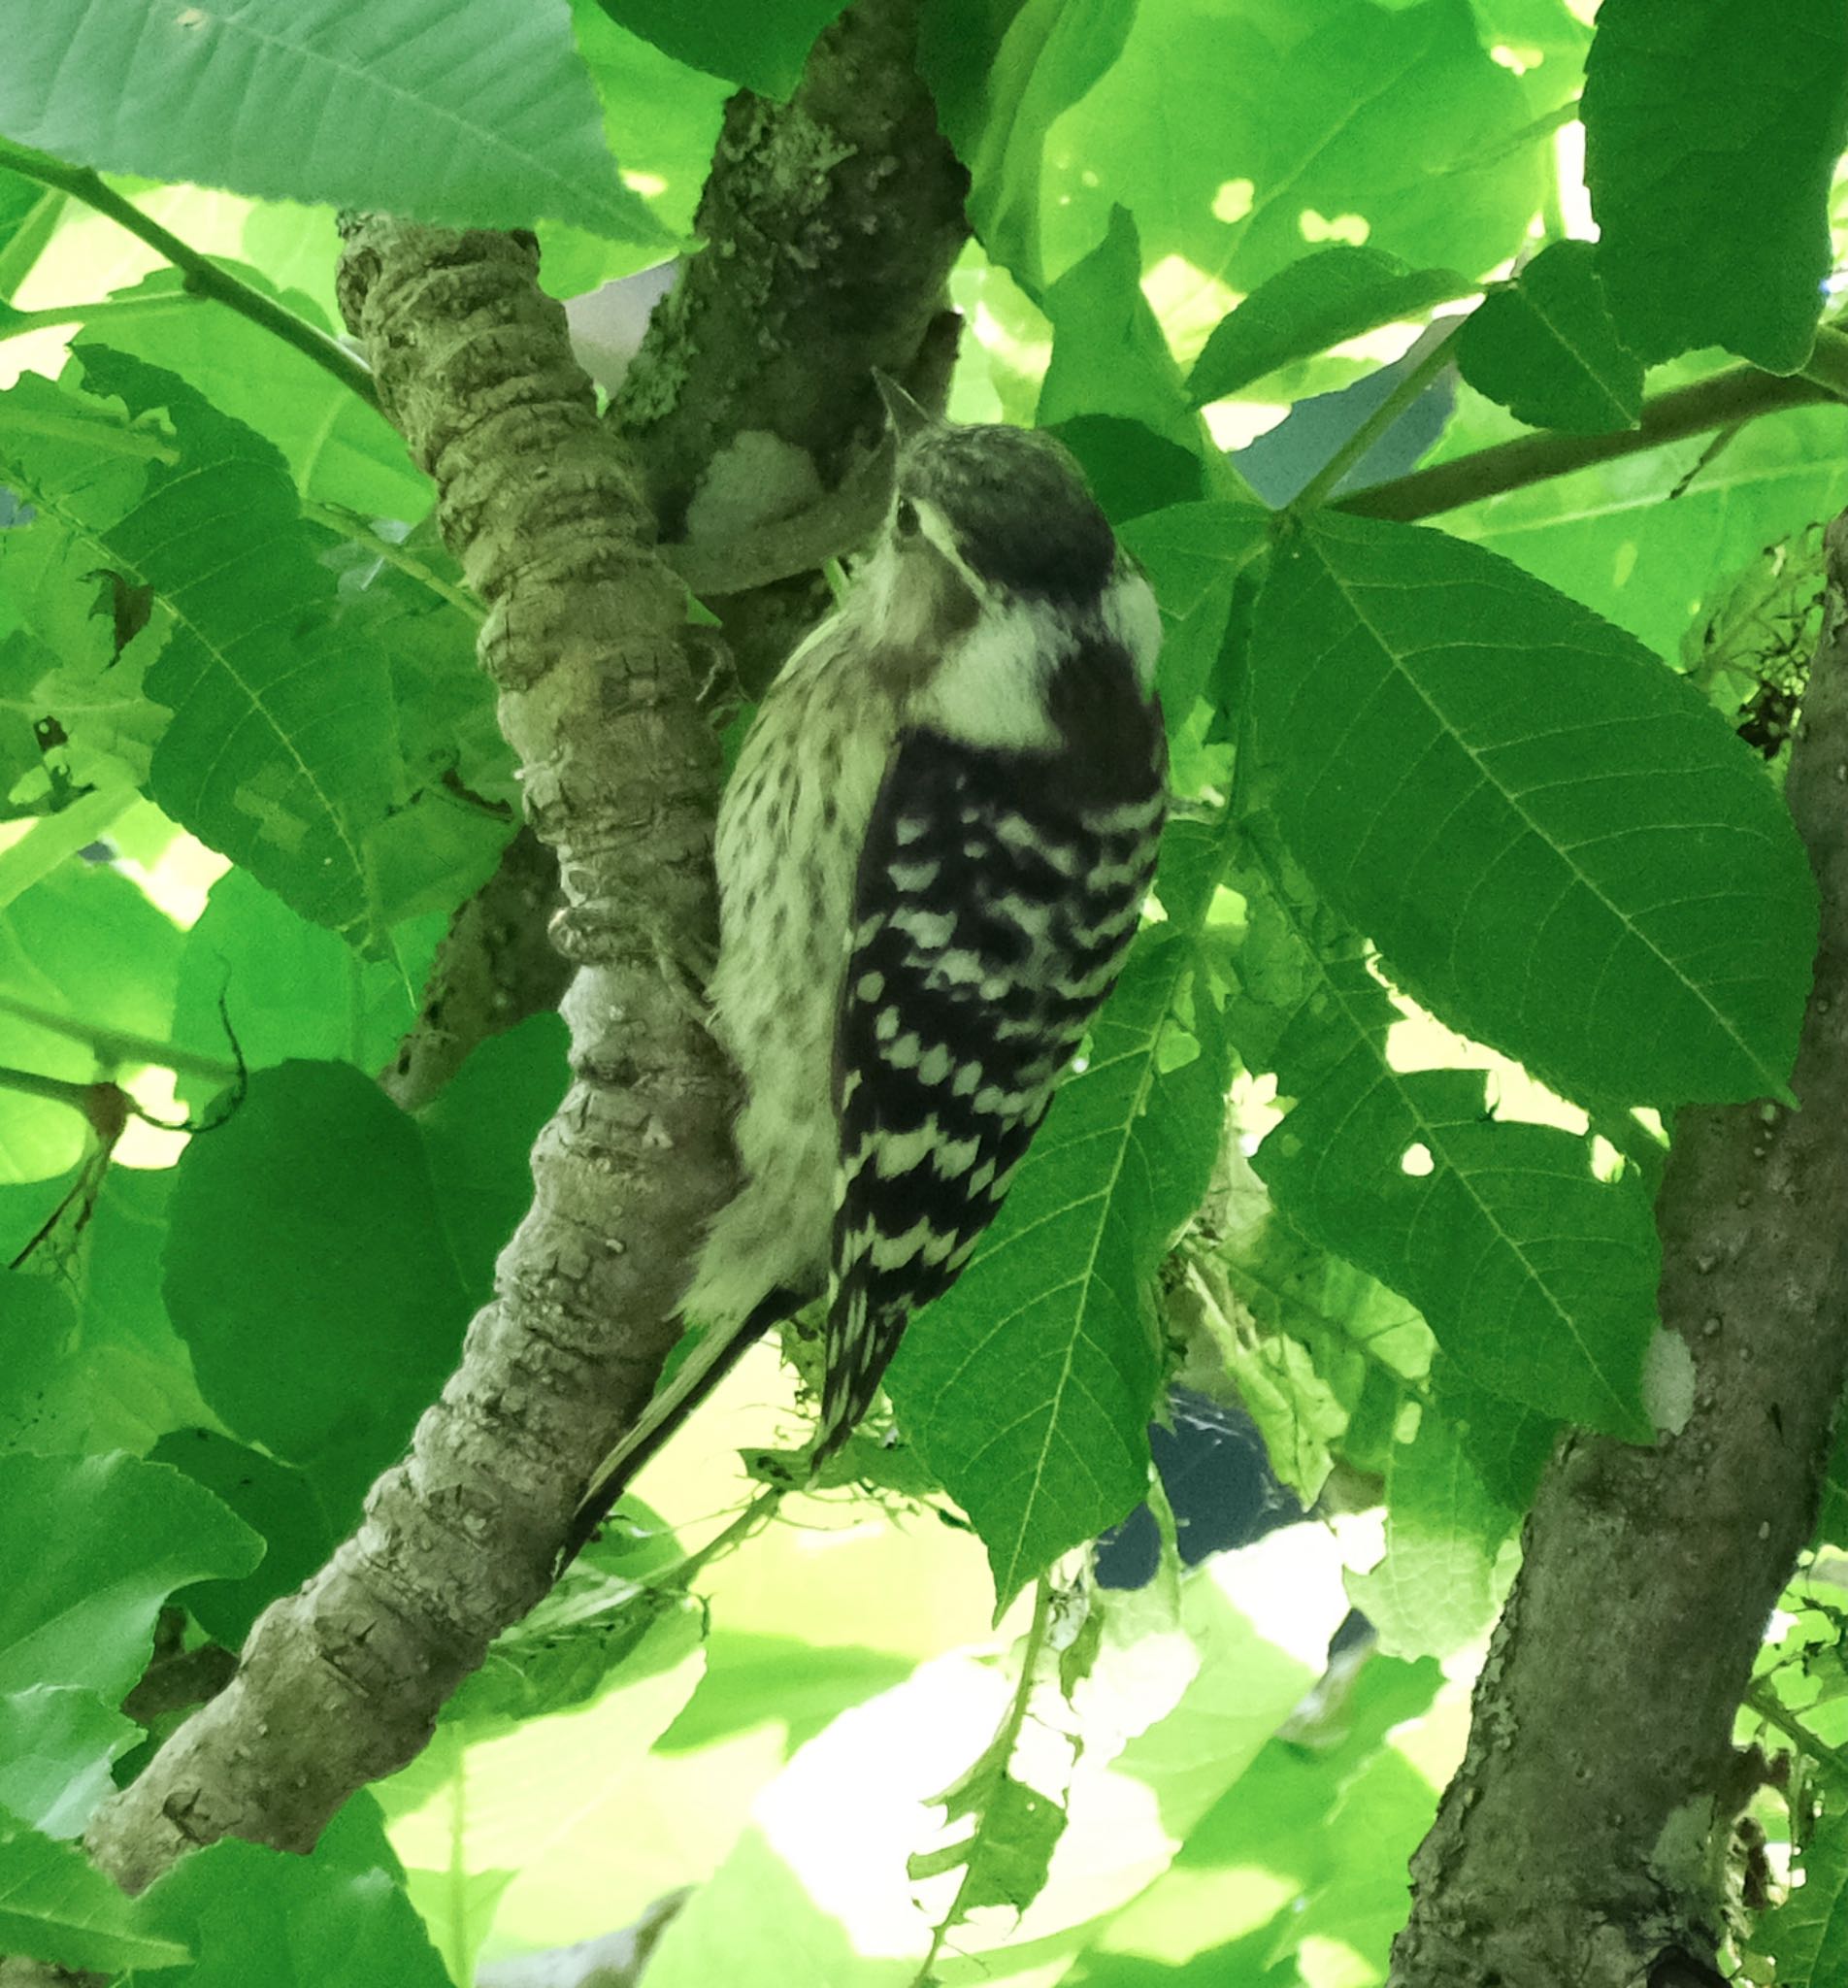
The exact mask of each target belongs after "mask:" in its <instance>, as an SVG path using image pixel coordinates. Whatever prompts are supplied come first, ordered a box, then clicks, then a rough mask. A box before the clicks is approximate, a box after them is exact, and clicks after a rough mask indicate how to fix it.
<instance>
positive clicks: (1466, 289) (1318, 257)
mask: <svg viewBox="0 0 1848 1988" xmlns="http://www.w3.org/2000/svg"><path fill="white" fill-rule="evenodd" d="M1475 288H1476V285H1475V284H1474V283H1473V282H1470V281H1469V279H1468V278H1467V277H1461V276H1458V275H1457V274H1456V272H1455V271H1454V270H1448V269H1413V268H1411V267H1410V266H1409V265H1408V264H1406V263H1403V262H1402V261H1401V260H1400V259H1399V257H1398V256H1397V255H1387V254H1383V253H1382V252H1381V251H1380V250H1379V249H1377V248H1351V247H1348V246H1346V245H1337V247H1335V248H1321V249H1318V250H1317V251H1316V252H1315V253H1314V254H1313V255H1304V257H1303V258H1302V259H1301V260H1300V261H1297V262H1292V263H1290V264H1288V265H1287V266H1286V267H1285V268H1283V269H1281V270H1279V271H1278V272H1277V274H1276V275H1275V276H1273V277H1271V278H1269V279H1268V280H1267V281H1266V282H1262V283H1260V284H1259V285H1258V287H1257V288H1256V289H1255V290H1253V291H1252V293H1251V294H1250V296H1248V297H1247V298H1246V299H1245V300H1244V302H1243V303H1242V304H1240V305H1239V306H1238V309H1237V310H1236V311H1229V312H1228V313H1227V314H1226V315H1225V316H1224V317H1222V318H1221V319H1220V320H1219V323H1218V325H1217V327H1216V328H1215V329H1214V331H1213V334H1212V336H1211V337H1210V338H1209V339H1208V340H1207V341H1206V348H1205V351H1203V352H1202V353H1201V355H1200V357H1199V358H1198V359H1197V360H1196V361H1195V363H1194V370H1193V372H1192V374H1191V375H1190V376H1189V378H1188V381H1187V392H1188V395H1189V397H1190V398H1191V399H1192V400H1194V401H1195V402H1196V403H1200V404H1204V403H1205V402H1207V401H1213V400H1221V399H1223V398H1225V397H1226V396H1227V395H1230V394H1235V393H1240V392H1242V391H1243V390H1244V389H1245V388H1246V387H1247V386H1249V385H1250V384H1251V383H1252V382H1253V381H1257V380H1262V379H1263V378H1264V376H1265V375H1266V374H1267V373H1272V372H1275V370H1276V369H1277V368H1278V367H1279V366H1287V365H1289V364H1290V363H1291V362H1292V361H1293V360H1297V359H1306V358H1308V357H1309V356H1310V355H1311V354H1312V353H1315V352H1320V351H1322V350H1324V349H1326V348H1328V347H1329V346H1332V345H1338V344H1339V343H1340V341H1341V340H1342V339H1349V338H1359V337H1360V335H1361V334H1362V333H1363V332H1367V331H1376V330H1377V329H1378V328H1379V327H1380V326H1381V325H1382V324H1391V323H1393V322H1394V320H1395V319H1398V318H1402V317H1404V318H1418V317H1422V316H1424V315H1425V314H1426V312H1428V311H1429V310H1430V309H1431V307H1432V306H1433V305H1434V304H1443V303H1447V302H1449V301H1450V300H1451V299H1452V298H1454V297H1467V296H1469V294H1470V293H1471V292H1472V291H1473V290H1474V289H1475Z"/></svg>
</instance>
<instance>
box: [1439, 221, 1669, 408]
mask: <svg viewBox="0 0 1848 1988" xmlns="http://www.w3.org/2000/svg"><path fill="white" fill-rule="evenodd" d="M1597 254H1598V251H1597V249H1596V248H1594V247H1593V246H1592V244H1591V243H1589V242H1555V243H1554V244H1553V245H1552V247H1551V248H1545V249H1542V250H1541V252H1540V253H1539V254H1538V255H1536V256H1535V258H1534V260H1533V261H1532V262H1530V263H1529V264H1528V266H1527V267H1526V268H1525V269H1524V270H1522V272H1521V274H1520V275H1519V276H1518V277H1517V278H1516V279H1515V280H1514V282H1511V283H1509V284H1508V285H1507V286H1506V287H1505V288H1503V289H1499V290H1495V291H1492V292H1491V293H1490V295H1489V296H1488V297H1486V298H1485V299H1484V300H1483V302H1482V303H1481V304H1480V305H1479V306H1478V307H1477V308H1476V310H1475V311H1474V312H1473V313H1472V314H1471V315H1470V316H1469V320H1468V322H1466V323H1465V325H1464V327H1463V330H1462V332H1461V334H1460V335H1459V337H1458V340H1457V364H1458V366H1459V368H1460V369H1461V370H1462V373H1463V377H1464V378H1465V379H1466V380H1467V381H1469V384H1470V385H1471V386H1473V387H1474V388H1475V389H1476V391H1477V392H1478V393H1485V394H1487V395H1488V397H1489V398H1490V399H1491V400H1499V401H1501V402H1502V405H1503V406H1504V407H1506V408H1507V409H1508V410H1509V411H1510V412H1511V413H1512V414H1514V416H1515V418H1516V419H1517V420H1522V421H1525V422H1527V423H1528V424H1529V426H1530V427H1535V428H1564V429H1567V430H1569V431H1570V432H1572V433H1574V434H1583V435H1601V434H1608V433H1609V432H1611V431H1612V430H1613V429H1618V428H1634V426H1635V425H1636V417H1637V414H1638V412H1639V411H1640V409H1641V407H1642V361H1641V360H1640V359H1638V358H1637V357H1636V355H1635V354H1634V352H1632V351H1631V350H1630V349H1629V348H1627V347H1626V346H1625V345H1624V344H1623V342H1622V340H1621V339H1619V338H1618V336H1617V331H1616V327H1615V326H1614V325H1613V324H1612V323H1611V321H1610V315H1609V314H1608V313H1607V312H1606V311H1605V309H1604V300H1603V294H1602V291H1601V287H1600V284H1599V282H1598V276H1597V273H1596V271H1595V269H1594V267H1593V264H1594V263H1595V261H1596V259H1597Z"/></svg>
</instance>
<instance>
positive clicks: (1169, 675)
mask: <svg viewBox="0 0 1848 1988" xmlns="http://www.w3.org/2000/svg"><path fill="white" fill-rule="evenodd" d="M1270 516H1271V514H1270V513H1269V512H1267V511H1265V510H1263V509H1262V508H1261V507H1260V506H1258V505H1255V504H1236V503H1208V504H1176V505H1172V506H1170V507H1169V508H1168V509H1167V510H1165V511H1153V512H1149V513H1148V514H1145V515H1144V516H1141V517H1139V518H1136V519H1134V520H1132V522H1131V523H1130V524H1129V525H1128V526H1127V527H1126V528H1125V529H1124V530H1123V531H1122V532H1121V533H1120V534H1119V537H1120V538H1121V539H1122V542H1123V545H1124V547H1126V548H1127V549H1128V550H1129V551H1130V552H1132V553H1133V554H1134V555H1135V556H1136V557H1137V558H1138V559H1139V560H1140V561H1141V563H1142V566H1143V568H1144V570H1145V571H1146V572H1147V574H1148V578H1149V581H1150V584H1151V585H1153V587H1154V589H1155V598H1156V600H1157V601H1158V602H1159V603H1160V606H1161V613H1162V654H1161V662H1160V665H1159V670H1158V675H1157V687H1158V688H1159V690H1160V691H1161V695H1162V709H1163V710H1164V711H1165V712H1167V713H1168V722H1169V725H1170V727H1171V729H1172V728H1173V727H1175V726H1177V725H1180V724H1182V723H1184V722H1185V720H1186V717H1187V714H1188V712H1190V711H1192V709H1193V708H1194V705H1195V703H1196V702H1197V701H1198V700H1199V698H1200V697H1201V696H1202V695H1203V693H1205V690H1206V688H1207V685H1208V682H1209V680H1210V679H1211V677H1212V674H1213V671H1214V669H1215V667H1216V665H1217V664H1218V662H1219V659H1220V654H1221V651H1222V649H1223V647H1224V646H1225V640H1226V628H1227V624H1228V622H1229V621H1230V619H1231V615H1232V597H1233V590H1234V588H1235V587H1236V586H1237V585H1238V579H1239V576H1240V575H1241V574H1242V573H1243V572H1244V571H1245V569H1246V567H1247V566H1248V565H1249V564H1250V563H1251V562H1252V561H1253V560H1254V559H1255V558H1256V556H1257V554H1258V553H1259V552H1260V551H1261V550H1262V549H1263V547H1264V546H1265V543H1266V539H1267V534H1268V530H1269V525H1270Z"/></svg>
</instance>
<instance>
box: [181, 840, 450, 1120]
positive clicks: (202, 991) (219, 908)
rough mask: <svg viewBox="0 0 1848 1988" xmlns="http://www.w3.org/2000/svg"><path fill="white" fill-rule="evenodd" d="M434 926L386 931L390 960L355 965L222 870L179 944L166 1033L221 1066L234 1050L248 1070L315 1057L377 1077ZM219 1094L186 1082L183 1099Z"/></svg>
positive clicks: (255, 888) (203, 1082) (347, 951)
mask: <svg viewBox="0 0 1848 1988" xmlns="http://www.w3.org/2000/svg"><path fill="white" fill-rule="evenodd" d="M445 922H446V921H444V920H441V919H432V918H425V919H418V920H415V921H414V922H413V923H412V924H410V925H406V926H398V927H395V928H394V929H393V931H392V933H391V935H390V948H391V949H390V951H389V953H388V954H387V955H386V956H385V957H383V958H379V959H364V958H362V957H361V956H360V955H359V954H358V953H356V952H355V951H353V949H352V948H351V947H350V946H349V945H347V944H345V943H344V942H343V941H342V940H341V939H340V938H339V937H338V936H337V935H336V934H334V933H332V932H330V931H328V930H327V928H326V927H325V926H324V925H315V924H311V923H310V922H309V920H308V919H306V918H304V917H302V916H301V915H300V913H299V912H296V911H291V910H290V909H289V907H288V906H287V905H285V904H284V903H283V902H282V900H281V898H280V897H278V896H277V895H276V893H275V892H274V891H271V890H265V889H264V887H263V886H262V884H260V883H259V882H257V880H256V879H255V878H253V877H252V876H251V875H250V873H249V872H248V871H247V870H227V871H226V872H225V874H224V875H223V876H222V877H221V878H218V880H217V882H216V883H214V885H213V886H212V893H211V895H210V896H209V897H208V898H207V900H206V908H205V910H204V911H202V912H201V913H200V915H199V918H198V920H197V922H196V923H195V924H194V925H193V928H192V930H191V931H190V932H189V933H187V935H186V939H185V950H184V951H183V952H182V953H181V958H180V974H179V987H178V992H177V994H176V997H175V1005H174V1035H175V1037H176V1039H177V1040H178V1041H180V1042H181V1043H183V1044H185V1045H186V1046H187V1047H188V1048H193V1049H197V1050H199V1051H201V1052H202V1053H204V1054H207V1055H212V1056H217V1057H219V1058H228V1057H229V1055H230V1053H231V1044H232V1042H233V1041H235V1043H236V1044H237V1051H238V1054H239V1055H240V1056H241V1057H242V1058H243V1060H244V1062H245V1064H246V1066H247V1068H249V1069H251V1070H269V1069H273V1068H274V1067H275V1066H276V1065H277V1064H279V1063H286V1062H289V1061H293V1060H299V1061H303V1062H312V1061H314V1060H315V1059H317V1058H322V1057H325V1058H328V1059H332V1060H343V1061H346V1062H348V1063H352V1064H355V1065H356V1066H357V1067H358V1068H359V1069H361V1070H364V1071H366V1072H368V1073H374V1072H377V1071H379V1070H381V1069H382V1068H383V1067H384V1066H385V1065H386V1064H387V1063H389V1062H390V1060H391V1058H392V1055H393V1054H394V1052H395V1051H396V1049H397V1046H398V1043H399V1040H400V1038H401V1037H402V1036H403V1035H404V1033H405V1031H406V1030H407V1029H408V1028H409V1027H410V1026H411V1024H412V1022H413V1020H414V1019H415V1018H416V1013H417V1009H418V1006H419V1003H420V1000H421V992H420V990H421V988H422V986H423V983H424V977H425V975H426V974H427V972H428V971H429V965H430V960H431V957H432V955H433V954H434V952H435V949H436V945H437V943H438V941H439V940H440V939H441V937H442V930H441V927H442V926H443V924H444V923H445ZM220 1001H222V1002H223V1004H224V1009H223V1013H222V1014H221V1013H220V1012H219V1003H220ZM227 1027H228V1028H229V1031H230V1038H231V1040H227V1038H226V1029H227ZM219 1088H220V1086H218V1085H216V1084H214V1083H213V1082H211V1081H210V1080H209V1079H205V1078H187V1079H184V1080H183V1082H182V1085H181V1095H182V1096H185V1097H187V1098H189V1099H190V1100H191V1101H192V1102H193V1103H195V1104H200V1105H203V1104H205V1103H207V1102H208V1101H209V1099H210V1098H211V1096H212V1095H213V1094H214V1092H215V1091H216V1090H217V1089H219Z"/></svg>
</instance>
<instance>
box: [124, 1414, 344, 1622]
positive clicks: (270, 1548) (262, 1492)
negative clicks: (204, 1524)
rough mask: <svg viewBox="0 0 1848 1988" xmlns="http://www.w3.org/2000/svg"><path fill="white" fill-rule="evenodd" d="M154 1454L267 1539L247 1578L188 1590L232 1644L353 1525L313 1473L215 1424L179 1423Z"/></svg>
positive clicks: (189, 1602)
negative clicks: (328, 1502) (332, 1505)
mask: <svg viewBox="0 0 1848 1988" xmlns="http://www.w3.org/2000/svg"><path fill="white" fill-rule="evenodd" d="M148 1461H149V1462H150V1463H157V1464H170V1465H172V1467H173V1468H174V1469H175V1470H177V1471H183V1472H184V1473H185V1474H186V1475H187V1476H188V1477H190V1478H191V1479H192V1480H193V1482H194V1483H195V1484H203V1485H204V1486H205V1488H206V1489H207V1490H208V1491H211V1492H213V1493H214V1495H215V1496H217V1497H218V1498H220V1499H222V1500H223V1501H224V1503H225V1505H226V1506H227V1507H229V1508H230V1509H231V1510H232V1511H234V1512H236V1513H237V1515H238V1517H239V1518H241V1519H242V1520H243V1521H244V1523H245V1524H246V1525H247V1526H248V1527H249V1528H250V1530H251V1531H252V1532H253V1533H255V1534H256V1535H257V1536H258V1537H259V1538H260V1539H261V1540H262V1541H263V1543H264V1554H263V1559H262V1561H261V1563H260V1564H259V1565H258V1566H257V1567H255V1568H254V1569H252V1571H251V1572H250V1573H249V1574H246V1575H245V1576H244V1578H243V1579H242V1580H202V1581H196V1582H195V1583H194V1584H193V1585H192V1586H191V1587H190V1588H188V1589H187V1590H186V1608H187V1612H188V1613H189V1614H190V1615H191V1616H192V1619H193V1620H194V1621H195V1622H196V1623H198V1625H199V1627H200V1628H201V1629H203V1630H204V1631H205V1633H206V1634H207V1635H208V1636H209V1637H211V1638H212V1640H214V1642H217V1643H221V1644H222V1645H223V1646H224V1647H225V1648H226V1649H233V1650H235V1649H241V1648H242V1647H243V1645H244V1639H245V1638H246V1637H247V1635H248V1634H249V1633H250V1625H251V1623H253V1622H254V1621H255V1620H256V1618H257V1617H258V1616H259V1615H260V1614H261V1613H262V1612H263V1610H264V1609H265V1608H266V1607H269V1605H270V1604H271V1603H272V1602H273V1601H275V1600H276V1599H277V1597H278V1596H279V1595H286V1594H290V1593H292V1592H293V1591H294V1590H295V1589H296V1588H298V1587H300V1586H301V1585H302V1583H303V1582H304V1581H305V1580H307V1579H308V1577H309V1576H310V1575H311V1574H314V1571H315V1570H316V1569H317V1568H319V1567H320V1566H321V1565H322V1564H323V1562H325V1560H326V1559H327V1557H328V1555H329V1554H330V1553H332V1552H333V1550H334V1548H335V1547H336V1546H337V1545H338V1544H339V1543H340V1541H341V1540H342V1538H343V1537H344V1536H345V1534H346V1532H347V1520H348V1519H349V1517H350V1516H351V1514H350V1513H349V1512H347V1511H339V1512H335V1513H332V1514H330V1513H329V1512H328V1511H327V1510H326V1508H324V1507H323V1505H322V1502H321V1500H320V1498H319V1497H318V1496H317V1495H316V1487H315V1485H314V1482H313V1480H312V1479H311V1478H310V1477H309V1476H308V1475H307V1474H306V1473H304V1472H302V1471H298V1470H296V1469H294V1468H293V1467H292V1466H291V1465H288V1464H279V1463H278V1462H276V1460H275V1459H274V1458H273V1457H269V1456H265V1455H264V1454H263V1452H262V1451H261V1450H257V1449H252V1448H250V1447H249V1445H248V1444H247V1443H243V1442H234V1441H232V1440H231V1439H230V1438H229V1437H228V1436H220V1435H218V1434H217V1433H216V1431H214V1430H212V1429H179V1430H175V1431H173V1432H172V1433H171V1434H169V1435H167V1436H163V1437H162V1438H161V1440H160V1441H159V1442H157V1443H156V1444H155V1445H154V1447H153V1449H152V1450H151V1451H149V1453H148Z"/></svg>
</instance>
